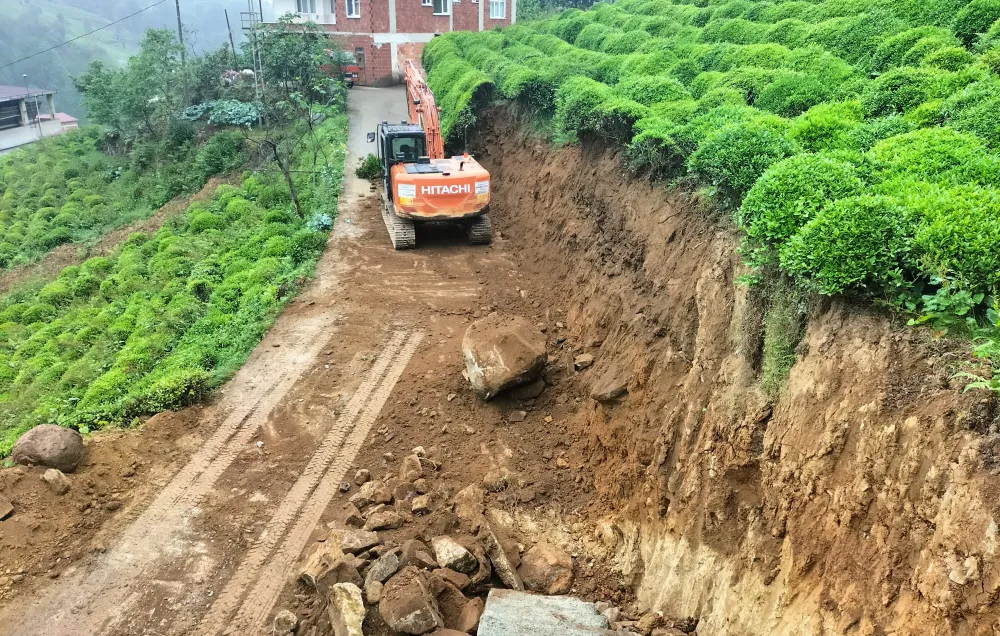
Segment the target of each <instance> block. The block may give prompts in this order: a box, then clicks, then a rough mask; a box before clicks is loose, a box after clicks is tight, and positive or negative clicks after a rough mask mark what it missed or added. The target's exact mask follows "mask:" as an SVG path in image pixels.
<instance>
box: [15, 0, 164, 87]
mask: <svg viewBox="0 0 1000 636" xmlns="http://www.w3.org/2000/svg"><path fill="white" fill-rule="evenodd" d="M164 2H169V0H159V2H154V3H153V4H151V5H149V6H148V7H143V8H141V9H139V10H138V11H136V12H135V13H130V14H128V15H127V16H125V17H124V18H119V19H118V20H115V21H114V22H108V23H107V24H105V25H104V26H102V27H98V28H96V29H94V30H93V31H88V32H86V33H84V34H82V35H78V36H76V37H75V38H72V39H70V40H66V41H65V42H61V43H59V44H56V45H55V46H50V47H49V48H47V49H45V50H44V51H39V52H38V53H32V54H31V55H28V56H26V57H22V58H21V59H19V60H14V61H13V62H8V63H7V64H4V65H3V66H0V70H2V69H5V68H7V67H9V66H14V65H15V64H20V63H21V62H23V61H25V60H30V59H31V58H33V57H37V56H39V55H42V54H43V53H48V52H49V51H54V50H56V49H58V48H59V47H60V46H66V45H67V44H71V43H73V42H76V41H77V40H79V39H81V38H85V37H87V36H88V35H93V34H95V33H97V32H98V31H103V30H104V29H106V28H108V27H109V26H114V25H116V24H118V23H119V22H124V21H125V20H128V19H129V18H132V17H135V16H137V15H139V14H140V13H142V12H143V11H148V10H149V9H152V8H153V7H156V6H159V5H161V4H163V3H164Z"/></svg>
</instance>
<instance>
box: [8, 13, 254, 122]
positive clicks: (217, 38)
mask: <svg viewBox="0 0 1000 636" xmlns="http://www.w3.org/2000/svg"><path fill="white" fill-rule="evenodd" d="M153 2H155V0H31V1H30V2H29V0H0V15H2V16H3V19H2V20H0V66H2V65H6V64H9V63H10V62H12V61H14V60H16V59H19V58H21V57H24V56H27V55H30V54H32V53H35V52H37V51H42V50H44V49H47V48H49V47H51V46H55V45H57V44H59V43H61V42H64V41H66V40H69V39H71V38H73V37H76V36H79V35H81V34H83V33H86V32H88V31H91V30H93V29H96V28H98V27H101V26H103V25H105V24H108V23H110V22H113V21H115V20H118V19H120V18H122V17H124V16H126V15H129V14H131V13H134V12H136V11H138V10H139V9H141V8H142V7H144V6H147V5H149V4H152V3H153ZM269 5H270V2H264V10H265V12H269V11H270V6H269ZM225 9H228V10H229V15H230V19H231V20H232V22H233V29H234V31H233V36H234V38H236V40H237V44H238V43H239V40H240V39H241V37H242V33H241V32H240V30H239V29H240V19H239V13H240V11H245V10H246V2H245V0H181V14H182V17H183V19H184V27H185V31H186V33H185V37H186V40H187V45H188V47H189V49H191V50H193V51H204V50H209V49H215V48H218V47H219V46H222V45H223V44H224V43H228V42H229V36H228V34H227V32H226V19H225V15H224V13H223V11H224V10H225ZM150 27H157V28H162V27H166V28H176V27H177V17H176V14H175V8H174V2H173V1H172V0H167V1H166V2H164V3H163V4H160V5H159V6H156V7H154V8H152V9H149V10H147V11H144V12H142V13H140V14H139V15H137V16H135V17H133V18H130V19H128V20H125V21H123V22H121V23H119V24H116V25H114V26H111V27H108V28H107V29H104V30H102V31H99V32H97V33H95V34H93V35H89V36H87V37H85V38H82V39H80V40H77V41H76V42H73V43H71V44H67V45H65V46H61V47H59V48H57V49H55V50H53V51H50V52H48V53H44V54H42V55H38V56H36V57H33V58H31V59H29V60H26V61H24V62H21V63H18V64H14V65H12V66H7V67H6V68H2V69H0V84H15V85H21V84H23V82H24V78H23V74H27V75H28V83H29V84H31V85H32V86H41V87H45V88H50V89H53V90H55V91H57V92H58V94H57V95H56V106H57V108H58V109H59V110H60V111H63V112H67V113H70V114H71V115H74V116H76V117H80V118H84V119H85V118H86V112H85V109H84V108H83V107H82V106H81V103H80V98H79V95H77V93H76V90H75V89H74V88H73V81H72V76H74V75H79V74H80V73H82V72H83V71H85V70H86V68H87V65H88V64H90V62H91V61H93V60H102V61H104V62H106V63H108V64H119V63H122V62H123V61H124V60H125V59H127V57H128V55H129V54H130V53H131V52H133V51H135V49H136V47H137V46H138V43H139V41H140V39H141V38H142V34H143V33H144V32H145V30H146V29H147V28H150Z"/></svg>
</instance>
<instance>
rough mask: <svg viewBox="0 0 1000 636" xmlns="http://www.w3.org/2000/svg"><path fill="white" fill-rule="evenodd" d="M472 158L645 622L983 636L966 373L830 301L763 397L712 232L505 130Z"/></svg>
mask: <svg viewBox="0 0 1000 636" xmlns="http://www.w3.org/2000/svg"><path fill="white" fill-rule="evenodd" d="M481 121H489V122H491V124H490V125H489V126H488V127H486V128H484V129H482V130H480V131H479V133H478V134H477V135H476V137H475V141H474V148H475V150H477V151H478V156H479V157H480V159H481V160H483V161H484V163H485V165H486V166H487V167H488V168H489V170H490V172H491V174H492V178H493V184H494V202H493V207H492V209H493V218H494V224H495V226H497V227H498V228H499V231H500V232H501V234H502V235H503V236H504V237H505V238H507V239H509V240H507V241H506V242H505V245H506V246H507V247H508V248H509V249H510V250H511V251H512V252H513V253H514V254H515V255H516V257H517V258H516V260H517V261H518V264H519V266H520V267H521V270H522V274H523V275H524V276H525V277H526V278H529V279H532V278H534V279H536V280H547V281H552V283H551V289H550V293H551V294H552V297H553V298H562V299H565V302H566V305H565V306H566V307H567V308H568V325H567V327H568V329H569V330H570V332H571V333H572V339H573V340H575V341H576V342H579V343H584V344H590V345H592V346H595V347H598V348H597V349H593V348H592V349H588V350H590V351H595V352H596V353H597V356H596V363H595V365H594V367H593V368H592V369H590V370H588V371H587V372H586V373H587V374H589V381H591V382H593V385H594V386H595V387H603V388H604V389H607V388H608V387H611V386H613V385H615V384H617V383H625V384H627V387H628V394H627V395H626V396H625V397H624V398H621V399H619V400H617V401H615V402H605V403H602V402H598V401H596V400H594V401H591V402H590V403H589V406H588V407H587V408H585V409H581V411H580V412H579V413H578V414H577V415H576V417H575V418H574V419H573V420H572V422H571V424H570V428H574V429H576V431H575V432H577V433H578V434H581V435H582V439H583V440H584V441H583V442H581V443H579V444H575V445H574V447H573V449H572V451H571V453H573V454H575V455H577V457H576V458H575V460H578V461H581V462H584V463H586V464H587V465H589V467H590V469H591V470H592V471H593V473H594V479H595V487H596V489H597V492H598V493H599V496H600V499H601V502H602V506H603V509H604V510H605V511H606V513H607V516H608V518H609V519H612V520H613V522H614V529H613V530H610V529H606V530H605V533H604V537H605V539H606V540H607V544H608V546H609V547H613V548H614V550H615V552H616V558H617V560H618V563H619V565H620V567H621V568H622V569H623V570H624V571H625V573H626V574H627V575H629V576H631V577H633V579H632V580H633V581H634V584H635V585H636V586H637V589H638V595H639V598H640V600H641V601H643V602H644V603H645V604H646V605H648V606H652V607H654V608H658V609H662V610H664V611H665V612H666V613H667V614H668V615H674V616H698V617H700V619H701V623H700V625H699V633H705V634H713V635H716V634H841V633H857V634H890V633H891V634H897V635H901V634H930V633H933V634H986V633H995V631H994V630H996V629H998V625H1000V623H998V621H997V618H996V616H997V612H996V610H997V604H996V598H997V593H998V590H1000V571H998V559H997V550H998V524H997V521H996V520H997V519H1000V497H998V494H1000V477H998V476H997V473H998V472H1000V468H998V467H1000V461H998V455H997V449H998V448H1000V438H998V436H997V435H996V434H995V432H994V431H995V422H994V418H995V415H996V413H995V403H994V401H993V399H992V398H990V397H989V396H987V395H986V394H985V393H983V392H969V393H963V392H962V390H961V389H962V382H961V381H959V380H954V379H952V375H953V373H954V371H955V370H956V369H957V367H958V366H959V364H960V362H961V360H962V359H963V358H964V356H965V353H964V352H963V350H962V347H961V346H960V345H949V344H948V343H943V342H935V341H932V340H931V339H930V338H929V337H928V336H927V335H926V334H924V333H921V332H918V331H914V330H911V329H907V328H905V327H900V326H897V325H894V324H893V323H892V322H891V321H890V320H889V319H888V318H887V317H885V316H880V315H877V314H876V313H874V312H870V311H867V310H865V309H863V308H858V307H853V306H850V305H849V304H847V303H845V302H842V301H833V302H824V303H816V306H814V307H812V308H811V309H810V312H809V317H808V320H807V325H806V330H805V335H804V337H803V339H802V342H801V344H800V345H799V347H798V349H797V351H796V354H797V356H796V360H797V361H796V364H795V366H794V368H793V369H792V371H791V375H790V377H789V379H788V381H787V384H786V386H785V388H784V390H783V391H782V393H781V395H780V397H779V398H778V399H777V400H769V399H768V398H767V397H766V396H765V394H764V392H763V391H762V390H761V388H760V371H759V366H760V350H761V337H760V333H761V319H760V314H761V303H762V302H763V303H765V304H766V300H767V299H766V298H764V299H760V298H754V297H753V294H752V293H751V292H749V291H748V290H747V288H745V287H744V286H742V285H740V284H738V283H737V281H736V279H737V277H738V276H739V275H740V274H741V273H742V269H741V264H740V257H739V255H738V253H737V247H738V236H737V235H736V233H735V230H734V229H733V227H732V225H731V223H730V222H729V221H728V220H727V219H725V218H724V217H723V215H720V214H718V213H712V212H708V211H706V210H705V209H704V208H703V207H700V206H698V205H696V203H695V202H693V201H692V200H691V198H690V197H689V196H688V195H686V194H684V193H679V192H677V193H672V194H666V195H665V194H664V190H663V188H662V187H660V186H655V185H651V184H649V183H646V182H643V181H636V180H632V179H630V178H629V177H628V176H626V175H624V174H623V171H622V169H621V168H620V167H619V158H618V156H617V154H616V152H615V151H611V150H599V149H593V148H591V149H587V148H584V149H581V148H577V147H571V148H564V149H561V150H557V151H555V150H552V149H551V148H550V147H548V146H547V145H545V144H544V143H541V142H538V141H536V140H533V139H530V138H527V137H524V136H519V135H518V134H517V133H514V132H512V131H517V130H523V129H521V128H519V127H518V126H517V123H516V122H515V121H513V119H512V118H511V117H510V116H509V115H508V114H507V113H505V112H503V111H498V112H495V113H493V114H492V116H490V117H485V118H483V119H482V120H481Z"/></svg>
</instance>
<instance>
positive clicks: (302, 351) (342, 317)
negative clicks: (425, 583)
mask: <svg viewBox="0 0 1000 636" xmlns="http://www.w3.org/2000/svg"><path fill="white" fill-rule="evenodd" d="M404 99H405V98H404V92H403V91H402V90H401V89H368V88H360V87H359V88H356V89H354V90H353V91H352V92H351V95H350V105H349V107H350V111H351V113H350V114H351V128H350V142H349V155H348V159H347V161H348V171H347V172H348V173H349V174H348V178H347V183H346V189H345V192H344V196H343V197H342V201H341V213H340V216H339V218H338V220H337V224H336V228H335V231H334V232H333V235H332V236H331V239H330V244H329V246H328V249H327V251H326V253H325V255H324V257H323V259H322V260H321V262H320V264H319V266H318V270H317V277H316V280H315V281H314V282H313V283H312V284H311V285H310V286H309V287H308V289H307V290H306V291H305V292H304V293H303V294H302V296H301V297H300V298H299V299H297V300H296V301H295V302H294V303H293V304H292V305H291V306H290V307H289V308H288V310H286V312H285V313H284V314H283V315H282V316H281V318H280V320H279V321H278V323H277V324H276V325H275V327H274V328H273V329H272V330H271V331H270V332H269V333H268V335H267V337H266V338H265V340H264V341H263V342H262V343H261V345H260V346H259V347H258V348H257V350H256V351H255V352H254V354H253V355H252V356H251V358H250V360H249V361H248V363H247V364H246V365H245V366H244V368H243V369H242V370H241V371H240V372H239V373H238V374H237V375H236V377H235V378H233V380H232V381H230V382H229V383H228V384H227V385H226V386H225V388H224V389H223V390H222V391H221V394H220V395H219V396H218V399H217V400H216V402H215V403H214V404H213V405H211V406H210V407H208V408H204V409H190V410H188V411H184V412H181V413H177V414H165V415H162V416H160V417H159V418H158V420H159V421H154V422H151V423H150V424H149V425H148V426H147V428H149V429H150V430H155V428H156V427H157V426H167V427H169V426H174V427H175V428H176V427H183V428H184V429H185V432H186V434H187V436H186V437H185V438H184V439H185V443H184V444H183V445H181V446H180V447H181V448H184V449H190V455H189V459H187V460H186V463H183V462H181V463H180V464H179V465H181V467H180V469H179V470H177V471H176V472H174V473H173V474H172V475H167V476H166V477H164V478H163V479H161V480H159V481H158V482H154V483H153V484H152V487H151V488H148V489H147V490H148V495H146V494H144V493H142V492H141V491H139V490H137V491H136V494H135V495H134V499H133V500H132V501H131V503H130V504H129V505H128V506H127V507H126V509H124V510H123V511H122V514H121V515H120V522H119V526H115V525H114V524H112V527H115V528H116V531H115V532H111V531H108V530H107V529H105V532H104V534H105V535H109V536H107V537H106V541H107V542H108V543H107V549H106V551H104V552H103V553H101V552H100V551H98V552H96V553H94V554H93V555H90V556H87V557H84V558H81V559H80V560H78V561H76V562H75V563H73V564H72V565H71V566H70V567H69V568H67V569H65V570H62V571H60V572H57V573H56V575H57V576H58V579H57V580H54V581H51V582H50V583H39V584H38V587H37V589H36V590H35V591H34V593H32V594H22V595H20V596H16V597H15V598H14V599H13V600H12V601H11V602H9V603H8V604H7V606H6V607H4V608H3V609H2V610H0V633H3V634H9V635H17V636H20V635H25V636H27V635H29V634H31V635H34V634H39V633H45V634H49V635H51V636H61V635H70V634H73V635H74V636H75V635H78V634H204V635H213V634H222V633H230V634H241V635H244V634H258V633H268V632H269V629H270V628H269V626H268V620H269V618H270V616H272V615H273V611H274V607H275V603H276V601H277V600H278V598H279V595H280V594H281V593H282V590H283V589H284V588H285V586H286V584H287V582H288V581H289V580H290V577H289V575H290V573H291V572H292V568H293V566H294V563H295V561H296V559H298V557H299V555H300V553H301V552H302V550H303V549H304V548H305V546H306V545H307V543H308V542H309V541H310V540H311V539H312V538H314V536H316V533H318V532H320V531H321V529H322V523H321V522H322V521H323V520H324V515H325V514H326V513H327V511H328V508H329V507H330V503H331V501H332V500H333V499H334V497H335V496H339V495H340V493H339V486H340V484H341V482H342V481H343V480H344V477H345V475H346V474H347V472H348V470H349V469H350V468H351V466H352V463H353V462H354V461H355V457H356V455H357V453H358V452H359V450H360V449H361V448H362V445H363V444H364V442H365V440H366V438H368V437H369V433H370V432H371V431H372V428H373V427H374V426H375V425H376V423H380V422H381V420H380V413H381V412H382V410H383V407H384V406H385V405H386V403H387V401H388V400H389V399H390V397H391V396H392V395H393V390H394V387H396V385H397V383H398V382H399V381H400V379H401V378H404V379H407V378H408V379H409V380H411V381H413V382H412V384H411V386H412V387H413V388H412V389H411V393H412V391H416V393H420V391H421V390H422V389H421V388H419V386H417V385H419V384H420V382H421V381H422V379H424V378H426V379H428V380H430V379H432V378H436V379H440V377H443V376H444V373H443V372H442V366H443V361H444V360H447V361H448V362H449V365H451V366H450V369H449V371H448V374H449V378H451V376H452V375H453V372H454V370H455V367H454V365H453V364H452V363H453V361H454V360H455V359H457V355H458V351H457V342H458V339H459V338H460V337H461V332H462V330H463V327H462V325H463V322H465V321H467V320H468V318H467V314H469V313H470V312H472V311H474V310H476V309H477V308H478V306H479V303H480V302H481V301H480V295H481V291H480V290H481V285H482V283H483V280H482V278H483V272H487V271H488V272H490V276H491V278H492V277H496V278H497V279H499V280H501V281H513V280H514V271H513V270H514V268H513V265H512V264H511V263H510V261H509V260H507V259H506V258H505V257H504V256H503V254H502V250H501V249H500V248H499V247H492V248H483V247H476V248H473V247H470V246H468V245H466V244H465V241H464V237H463V236H462V234H461V233H460V232H458V231H455V232H449V231H447V230H435V231H433V232H430V233H427V234H419V235H418V241H419V244H420V249H419V250H417V251H414V252H394V251H393V250H392V249H391V246H390V245H389V241H388V239H387V237H386V236H385V230H384V227H383V225H382V222H381V218H380V216H379V214H378V209H377V205H376V204H375V197H374V195H373V194H371V193H370V191H369V186H368V184H367V183H366V182H361V181H359V180H357V179H355V178H354V176H353V168H354V166H355V165H357V160H358V158H359V157H360V156H363V154H366V153H367V152H369V151H370V146H369V145H368V144H367V143H366V142H365V133H366V132H368V131H369V130H374V129H375V125H376V123H377V122H378V121H379V120H382V119H387V120H390V121H392V120H400V119H404V118H405V117H406V111H405V103H404ZM504 284H505V286H506V285H507V284H508V283H506V282H505V283H504ZM512 293H516V292H513V291H512ZM448 381H452V379H449V380H448ZM406 399H410V398H406ZM383 419H384V418H383ZM387 425H388V426H397V425H399V422H398V421H392V422H388V423H387ZM147 434H150V433H149V431H147V430H143V431H139V432H137V433H135V435H138V436H143V435H147ZM140 446H141V445H140ZM175 450H176V448H174V449H170V450H169V451H164V453H172V452H174V451H175ZM154 463H155V462H154ZM152 472H154V471H151V474H152ZM352 474H353V473H352ZM119 527H120V529H118V528H119Z"/></svg>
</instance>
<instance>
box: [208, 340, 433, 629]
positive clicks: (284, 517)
mask: <svg viewBox="0 0 1000 636" xmlns="http://www.w3.org/2000/svg"><path fill="white" fill-rule="evenodd" d="M397 334H398V335H401V336H405V335H406V334H405V333H399V332H397ZM402 339H403V338H402V337H401V338H400V341H401V340H402ZM422 339H423V333H421V332H415V333H413V334H411V335H410V337H409V340H408V341H407V343H406V345H405V346H404V347H403V348H402V350H399V351H396V350H395V349H390V348H388V347H387V348H386V350H385V351H384V352H383V354H382V356H380V357H379V360H378V362H377V363H376V366H375V367H373V369H372V374H371V376H369V378H368V379H366V381H365V385H369V383H370V386H366V388H367V391H366V394H365V395H364V396H363V397H362V398H361V399H359V400H358V404H357V405H356V407H355V408H351V407H349V408H348V410H347V411H345V413H344V414H343V415H342V416H341V417H339V418H338V419H337V422H336V423H335V424H334V426H333V427H332V428H331V430H330V431H329V433H327V436H326V438H325V439H324V440H323V443H322V444H321V445H320V447H319V449H318V450H317V451H316V453H315V454H314V455H313V457H312V459H311V460H310V462H309V465H308V466H307V467H306V469H305V470H304V471H303V472H302V475H301V476H300V478H299V480H298V481H297V482H296V484H295V485H294V486H293V487H292V489H291V490H290V491H289V493H288V495H287V496H286V498H285V499H284V500H283V501H282V502H281V504H280V506H279V508H278V511H277V512H276V513H275V515H274V517H272V519H271V521H270V523H269V524H268V526H267V527H266V528H265V529H264V531H263V532H262V533H261V535H260V537H261V538H260V539H259V540H258V542H257V544H256V545H254V547H253V548H252V549H251V550H250V552H249V553H248V554H247V555H246V557H245V558H244V560H243V561H242V562H241V564H240V566H239V568H238V570H237V572H236V574H234V575H233V576H232V577H231V578H230V580H229V582H228V583H227V584H226V587H225V589H224V590H223V592H222V593H221V594H220V595H219V597H218V599H217V600H216V601H215V603H213V605H212V607H211V609H210V610H209V612H208V614H206V615H205V617H204V618H203V619H202V622H201V624H200V626H199V628H198V630H197V633H198V634H203V635H206V636H215V635H217V634H220V633H225V634H239V635H241V636H242V635H249V634H257V633H264V632H265V631H266V630H265V628H264V624H265V621H266V619H267V617H268V615H269V614H270V612H271V609H272V608H273V607H274V604H275V602H276V601H277V599H278V596H279V594H280V593H281V590H282V588H283V587H284V585H285V582H286V578H287V575H288V572H289V571H290V570H291V567H292V565H293V564H294V562H295V560H296V559H297V558H298V556H299V554H300V553H301V552H302V550H303V548H305V546H306V544H307V543H308V541H309V537H310V536H311V535H312V532H313V529H314V528H315V527H316V525H317V524H318V523H319V521H320V518H321V517H322V515H323V511H324V510H325V509H326V507H327V506H328V505H329V503H330V501H331V500H332V499H333V497H334V495H335V494H336V493H337V491H338V490H339V487H340V482H341V481H342V480H343V477H344V474H345V473H346V472H347V468H348V467H349V466H350V465H351V462H353V461H354V457H355V456H356V455H357V453H358V451H359V450H360V448H361V445H362V444H363V443H364V440H365V438H366V437H367V436H368V432H369V430H370V429H371V427H372V425H373V424H374V422H375V420H376V418H377V417H378V415H379V413H381V411H382V408H383V407H384V406H385V403H386V401H387V400H388V399H389V395H390V394H391V393H392V390H393V388H394V387H395V386H396V383H397V382H398V381H399V378H400V377H401V376H402V374H403V370H404V369H405V368H406V365H407V364H408V363H409V361H410V358H411V357H412V356H413V354H414V352H415V351H416V349H417V347H418V346H419V344H420V342H421V340H422ZM397 348H398V345H397ZM383 358H384V360H383ZM383 363H384V364H383ZM379 366H381V367H382V368H381V369H378V370H377V373H376V367H379ZM383 373H384V376H383ZM379 381H380V382H379ZM376 385H377V388H376ZM372 389H374V392H372ZM361 393H362V390H361V389H359V390H358V393H357V394H356V395H360V394H361ZM351 406H355V405H354V400H352V404H351ZM292 522H295V523H294V526H293V527H292V530H291V531H290V532H288V533H287V535H286V531H287V529H288V526H289V525H290V524H292ZM283 537H284V541H283V542H282V543H281V546H280V548H279V549H278V551H277V552H276V553H274V555H273V556H272V552H274V548H275V546H276V545H278V543H279V541H281V539H282V538H283ZM269 557H270V558H269ZM255 582H256V584H255V585H254V587H253V588H252V589H251V590H250V592H249V593H248V594H247V595H246V598H245V599H243V598H242V597H243V595H244V593H245V592H246V590H247V588H248V587H249V586H250V585H251V584H253V583H255ZM237 610H238V611H237ZM234 611H236V612H237V613H236V616H235V618H234V619H233V620H232V621H230V620H229V619H230V616H231V615H232V614H233V612H234Z"/></svg>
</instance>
